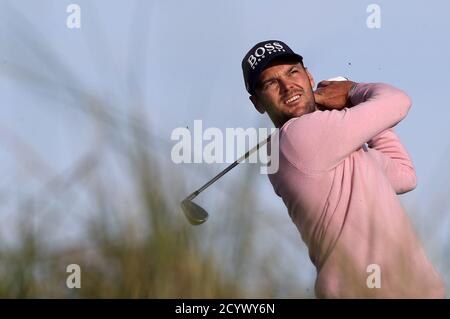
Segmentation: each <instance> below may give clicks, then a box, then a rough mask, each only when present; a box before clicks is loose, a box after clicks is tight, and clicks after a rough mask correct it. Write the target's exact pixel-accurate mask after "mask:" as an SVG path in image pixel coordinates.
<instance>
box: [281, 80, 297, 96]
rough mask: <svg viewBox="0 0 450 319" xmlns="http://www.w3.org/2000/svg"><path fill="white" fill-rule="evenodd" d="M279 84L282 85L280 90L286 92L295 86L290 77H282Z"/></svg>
mask: <svg viewBox="0 0 450 319" xmlns="http://www.w3.org/2000/svg"><path fill="white" fill-rule="evenodd" d="M279 86H280V92H281V93H285V92H288V91H290V90H291V89H292V88H293V87H294V84H293V82H292V81H290V80H289V79H280V80H279Z"/></svg>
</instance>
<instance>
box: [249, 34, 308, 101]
mask: <svg viewBox="0 0 450 319" xmlns="http://www.w3.org/2000/svg"><path fill="white" fill-rule="evenodd" d="M280 57H293V58H294V59H297V60H298V62H300V63H303V57H302V56H301V55H298V54H297V53H295V52H294V51H292V50H291V48H289V47H288V46H287V44H286V43H284V42H282V41H279V40H267V41H263V42H259V43H258V44H256V45H255V46H254V47H253V48H251V49H250V51H248V52H247V54H246V55H245V57H244V59H243V60H242V72H243V73H244V81H245V88H246V89H247V92H248V93H250V94H254V93H255V88H256V85H257V83H258V79H259V76H260V74H261V72H262V71H264V69H265V68H266V67H267V66H268V65H269V63H270V62H272V61H273V60H275V59H278V58H280Z"/></svg>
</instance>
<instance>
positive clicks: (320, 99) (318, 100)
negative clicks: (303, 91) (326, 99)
mask: <svg viewBox="0 0 450 319" xmlns="http://www.w3.org/2000/svg"><path fill="white" fill-rule="evenodd" d="M320 93H321V92H320V90H316V91H315V92H314V100H315V101H316V103H317V104H321V102H323V96H322V95H320Z"/></svg>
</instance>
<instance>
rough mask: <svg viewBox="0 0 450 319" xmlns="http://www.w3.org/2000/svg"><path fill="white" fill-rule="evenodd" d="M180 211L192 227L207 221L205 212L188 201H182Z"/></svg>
mask: <svg viewBox="0 0 450 319" xmlns="http://www.w3.org/2000/svg"><path fill="white" fill-rule="evenodd" d="M181 209H182V210H183V212H184V214H185V215H186V218H187V219H188V221H189V222H190V223H191V224H192V225H200V224H203V223H204V222H206V221H207V220H208V217H209V215H208V213H207V212H206V210H204V209H203V208H201V207H200V206H199V205H197V204H196V203H194V202H192V201H190V200H187V199H185V200H183V201H182V202H181Z"/></svg>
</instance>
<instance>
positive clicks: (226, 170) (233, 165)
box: [186, 135, 272, 200]
mask: <svg viewBox="0 0 450 319" xmlns="http://www.w3.org/2000/svg"><path fill="white" fill-rule="evenodd" d="M271 137H272V135H270V136H269V137H268V138H267V139H265V140H264V141H262V142H261V143H259V144H257V145H256V146H255V147H253V148H252V149H250V150H249V151H248V152H247V153H245V154H244V155H242V156H241V157H239V158H238V159H237V160H235V161H234V162H233V163H232V164H230V165H229V166H227V167H226V168H225V169H224V170H223V171H221V172H220V173H219V174H217V175H216V176H214V177H213V178H212V179H211V180H210V181H209V182H207V183H206V184H205V185H203V186H202V187H200V188H199V189H197V190H196V191H195V192H193V193H192V194H191V195H189V196H188V197H186V200H192V199H194V198H195V197H197V195H198V194H200V193H201V192H203V191H204V190H205V189H206V188H208V187H209V186H211V184H213V183H214V182H215V181H217V180H218V179H219V178H221V177H222V176H223V175H225V174H226V173H228V172H229V171H230V170H232V169H233V168H234V167H235V166H236V165H238V164H239V163H240V162H242V161H245V160H246V159H247V157H249V156H250V154H252V153H253V152H254V151H256V150H258V149H259V148H260V147H261V146H263V145H265V144H266V143H268V142H269V141H270V138H271Z"/></svg>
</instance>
